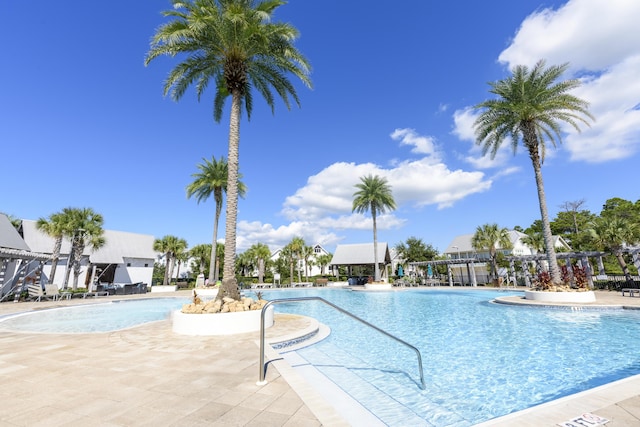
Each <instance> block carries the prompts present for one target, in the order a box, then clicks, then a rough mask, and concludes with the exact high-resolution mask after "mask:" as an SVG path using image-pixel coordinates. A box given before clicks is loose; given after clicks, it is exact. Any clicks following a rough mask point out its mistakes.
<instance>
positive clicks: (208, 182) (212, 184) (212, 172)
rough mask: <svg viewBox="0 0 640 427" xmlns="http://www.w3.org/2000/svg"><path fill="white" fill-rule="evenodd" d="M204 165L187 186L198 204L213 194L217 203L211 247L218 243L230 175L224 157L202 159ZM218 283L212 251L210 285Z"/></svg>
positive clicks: (240, 191)
mask: <svg viewBox="0 0 640 427" xmlns="http://www.w3.org/2000/svg"><path fill="white" fill-rule="evenodd" d="M202 160H203V163H201V164H199V165H197V166H198V169H199V170H200V172H198V173H194V174H193V175H191V176H192V177H193V178H195V179H194V181H193V182H192V183H191V184H189V185H188V186H187V198H189V199H190V198H191V196H196V200H197V201H198V203H200V202H201V201H205V200H207V199H208V198H209V197H210V196H211V195H212V194H213V199H214V200H215V202H216V213H215V216H214V220H213V239H212V241H211V245H212V247H213V245H215V244H216V242H217V241H218V222H219V221H220V213H221V212H222V199H223V193H224V192H226V191H227V177H228V174H229V171H228V169H229V168H228V165H227V161H226V160H225V158H224V157H220V160H216V158H215V157H211V160H207V159H204V158H203V159H202ZM241 178H242V175H240V174H238V195H239V196H240V197H244V195H245V193H246V191H247V189H246V186H245V185H244V184H243V183H242V182H240V179H241ZM216 281H218V264H217V257H216V253H215V252H213V251H211V259H210V261H209V283H215V282H216Z"/></svg>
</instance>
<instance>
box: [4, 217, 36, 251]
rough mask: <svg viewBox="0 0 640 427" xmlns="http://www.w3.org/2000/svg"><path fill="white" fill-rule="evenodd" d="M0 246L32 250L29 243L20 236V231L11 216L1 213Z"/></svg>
mask: <svg viewBox="0 0 640 427" xmlns="http://www.w3.org/2000/svg"><path fill="white" fill-rule="evenodd" d="M0 248H7V249H17V250H21V251H28V250H30V248H29V246H28V245H27V243H26V242H25V241H24V240H23V239H22V237H20V233H18V230H16V229H15V228H14V227H13V224H11V221H9V218H8V217H7V216H6V215H4V214H0Z"/></svg>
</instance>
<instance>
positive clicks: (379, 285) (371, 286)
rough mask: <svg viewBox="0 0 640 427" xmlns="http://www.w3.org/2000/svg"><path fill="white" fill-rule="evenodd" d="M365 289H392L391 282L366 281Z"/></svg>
mask: <svg viewBox="0 0 640 427" xmlns="http://www.w3.org/2000/svg"><path fill="white" fill-rule="evenodd" d="M364 289H365V290H367V291H390V290H391V283H365V285H364Z"/></svg>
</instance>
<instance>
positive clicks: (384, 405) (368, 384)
mask: <svg viewBox="0 0 640 427" xmlns="http://www.w3.org/2000/svg"><path fill="white" fill-rule="evenodd" d="M305 300H322V302H325V303H326V304H328V305H330V306H332V307H334V308H336V309H337V310H339V311H341V312H343V313H344V314H346V315H348V316H350V317H352V318H354V319H356V320H358V321H360V322H361V323H362V324H365V325H367V326H370V327H372V328H374V329H376V330H378V331H380V332H381V333H383V334H384V335H386V336H387V337H389V338H392V339H393V340H395V341H397V342H400V343H402V344H404V345H406V346H407V347H408V348H410V349H412V350H413V349H415V351H416V352H417V353H418V362H419V363H418V364H419V369H420V379H419V380H417V378H415V375H414V374H413V371H412V370H411V369H407V370H406V371H400V370H398V371H395V372H390V371H389V370H388V369H386V368H381V367H380V365H382V363H381V364H379V365H378V366H375V364H372V363H371V362H367V361H365V360H364V359H363V358H361V357H359V356H358V355H357V354H353V352H348V351H345V350H343V349H342V348H340V347H338V346H336V345H335V344H332V343H329V342H326V340H323V341H321V342H316V343H315V344H313V345H308V346H304V344H303V345H302V347H300V346H299V345H298V346H293V347H294V348H293V349H291V348H289V347H288V346H286V345H276V346H275V347H274V348H275V349H276V350H277V351H279V353H280V354H281V355H282V357H283V359H284V360H285V361H287V363H288V364H289V365H290V366H291V367H292V368H294V369H295V370H296V371H297V372H298V373H299V374H300V375H301V376H302V377H304V378H305V379H306V380H307V381H308V382H309V383H311V384H314V385H315V386H316V388H318V389H319V392H320V394H322V395H323V397H324V398H325V399H326V400H327V401H328V402H330V403H331V404H332V405H333V406H334V407H336V408H338V409H340V412H341V413H343V414H346V415H345V416H346V418H347V420H348V421H349V423H350V424H351V425H353V426H367V427H375V426H404V425H411V426H415V427H421V426H441V425H447V426H453V427H468V426H470V425H472V423H471V422H470V421H469V420H466V419H464V417H462V416H461V415H460V414H457V413H456V412H454V411H452V410H450V409H447V408H445V407H443V406H442V405H440V404H439V403H438V400H439V396H438V395H437V394H436V395H430V392H427V391H425V388H426V387H425V382H424V375H423V371H422V358H421V355H420V352H419V350H417V349H416V348H415V347H414V346H412V345H411V344H408V343H406V342H404V341H402V340H400V339H399V338H397V337H395V336H392V335H391V334H389V333H387V332H385V331H383V330H381V329H379V328H378V327H376V326H374V325H371V324H370V323H368V322H366V321H364V320H362V319H360V318H358V317H357V316H355V315H353V314H351V313H349V312H347V311H345V310H343V309H341V308H340V307H337V306H335V305H334V304H332V303H330V302H328V301H326V300H324V299H322V298H319V297H304V298H287V299H281V300H271V301H270V303H274V304H276V303H280V302H282V303H289V302H297V301H305ZM265 308H267V307H265ZM307 336H308V338H309V340H312V339H313V338H312V337H313V336H315V333H312V334H308V335H307ZM263 337H264V331H261V339H263ZM297 344H300V342H298V343H297ZM262 345H264V344H262ZM262 345H261V356H262V357H264V351H263V347H262ZM260 362H261V363H260V365H259V366H260V367H261V369H262V370H261V378H260V381H263V380H264V373H265V371H266V365H265V364H264V360H263V359H261V361H260ZM407 364H410V363H409V361H407ZM390 374H391V380H390V379H389V378H390ZM408 382H409V383H413V384H414V385H415V390H416V393H415V394H414V395H406V394H404V393H396V392H395V391H397V390H398V389H402V388H403V387H404V388H406V387H407V383H408ZM430 390H431V391H433V390H434V387H433V386H431V387H430ZM416 400H419V401H420V402H421V404H420V406H419V408H418V410H416V409H415V401H416ZM412 406H413V409H412ZM341 407H342V408H341ZM354 407H359V408H360V409H358V410H354V409H353V408H354Z"/></svg>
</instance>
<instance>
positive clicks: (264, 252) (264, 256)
mask: <svg viewBox="0 0 640 427" xmlns="http://www.w3.org/2000/svg"><path fill="white" fill-rule="evenodd" d="M246 252H247V253H248V254H249V255H250V256H251V258H252V259H253V262H254V264H255V265H257V266H258V283H264V272H265V269H266V266H267V262H268V261H269V258H270V257H271V250H270V249H269V246H267V245H265V244H264V243H256V244H255V245H252V246H251V247H250V248H249V249H247V251H246Z"/></svg>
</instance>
